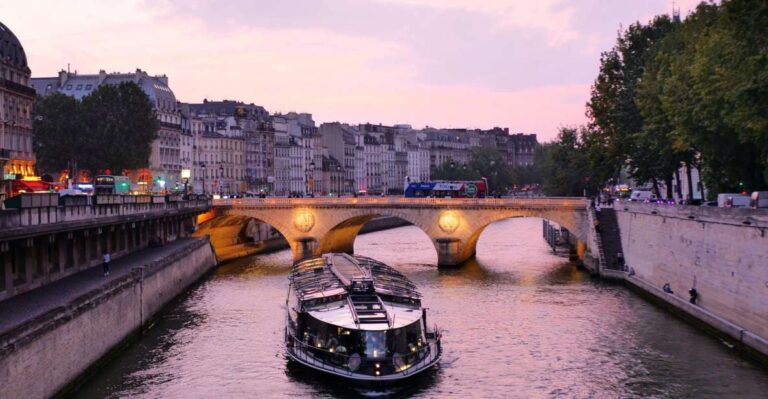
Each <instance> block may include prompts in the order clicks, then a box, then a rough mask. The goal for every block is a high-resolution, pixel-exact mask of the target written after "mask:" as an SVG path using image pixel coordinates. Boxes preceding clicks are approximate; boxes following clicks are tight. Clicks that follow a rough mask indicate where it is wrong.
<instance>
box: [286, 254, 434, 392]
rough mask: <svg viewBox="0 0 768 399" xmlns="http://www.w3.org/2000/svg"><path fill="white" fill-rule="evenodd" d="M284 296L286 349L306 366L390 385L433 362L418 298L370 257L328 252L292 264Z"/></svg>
mask: <svg viewBox="0 0 768 399" xmlns="http://www.w3.org/2000/svg"><path fill="white" fill-rule="evenodd" d="M289 279H290V288H289V291H288V299H287V300H286V308H287V320H286V328H285V343H286V352H287V354H288V356H289V357H290V359H292V360H293V361H296V362H298V363H300V364H302V365H304V366H306V367H310V368H313V369H316V370H319V371H322V372H325V373H329V374H333V375H335V376H338V377H341V378H345V379H348V380H353V381H356V382H361V383H374V384H376V383H390V382H395V381H399V380H403V379H406V378H409V377H412V376H414V375H417V374H419V373H421V372H423V371H425V370H428V369H430V368H431V367H433V366H434V365H435V364H437V362H438V361H439V360H440V356H441V354H442V349H441V346H440V338H441V334H440V331H439V330H438V329H437V328H436V327H433V328H431V329H429V328H428V327H427V313H426V309H424V308H422V307H421V295H420V294H419V292H418V291H417V290H416V287H415V286H414V284H413V283H412V282H411V281H410V280H408V278H407V277H405V276H404V275H403V274H402V273H400V272H398V271H397V270H395V269H394V268H392V267H390V266H387V265H385V264H384V263H381V262H378V261H376V260H373V259H370V258H366V257H362V256H352V255H348V254H340V253H332V254H324V255H321V256H316V257H313V258H309V259H304V260H301V261H299V262H296V263H295V264H294V266H293V270H292V271H291V275H290V277H289Z"/></svg>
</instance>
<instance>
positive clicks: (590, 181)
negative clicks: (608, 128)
mask: <svg viewBox="0 0 768 399" xmlns="http://www.w3.org/2000/svg"><path fill="white" fill-rule="evenodd" d="M593 134H594V132H592V131H590V130H589V129H588V128H586V127H581V128H578V129H577V128H571V127H564V128H561V129H560V133H559V134H558V136H557V139H556V140H555V141H554V142H552V143H549V144H545V145H543V146H542V148H541V149H540V151H539V152H538V153H537V154H536V155H537V157H538V158H537V159H536V161H535V162H536V164H539V165H540V166H541V168H542V169H541V173H542V178H543V181H544V192H545V193H547V194H548V195H552V196H568V197H580V196H582V195H584V194H585V193H586V194H588V195H593V194H595V193H596V192H597V191H598V190H599V188H600V185H601V184H600V183H599V182H598V181H597V179H596V177H597V174H596V172H595V170H594V169H593V168H592V167H591V165H590V163H589V160H588V158H587V155H588V150H587V147H586V144H585V143H586V142H588V141H589V140H590V136H591V135H593Z"/></svg>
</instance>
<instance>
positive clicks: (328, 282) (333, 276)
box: [289, 253, 421, 301]
mask: <svg viewBox="0 0 768 399" xmlns="http://www.w3.org/2000/svg"><path fill="white" fill-rule="evenodd" d="M289 278H290V280H291V283H292V284H293V286H294V288H295V289H296V293H297V295H298V297H299V299H300V300H302V301H306V300H310V299H318V298H326V297H333V296H336V295H340V294H347V293H348V290H349V289H350V288H351V285H352V282H353V281H360V280H367V279H370V280H373V286H374V288H375V291H376V293H377V294H380V295H386V296H390V297H395V298H403V299H415V300H418V299H420V298H421V294H420V293H419V292H418V291H417V290H416V286H415V285H414V284H413V283H412V282H411V281H410V280H409V279H408V278H407V277H405V275H403V274H402V273H400V272H399V271H397V270H395V269H394V268H393V267H391V266H389V265H386V264H384V263H382V262H379V261H377V260H374V259H371V258H367V257H364V256H359V255H354V256H353V255H348V254H342V253H333V254H324V255H321V256H316V257H313V258H309V259H305V260H302V261H299V262H297V263H296V264H294V266H293V270H292V271H291V275H290V276H289Z"/></svg>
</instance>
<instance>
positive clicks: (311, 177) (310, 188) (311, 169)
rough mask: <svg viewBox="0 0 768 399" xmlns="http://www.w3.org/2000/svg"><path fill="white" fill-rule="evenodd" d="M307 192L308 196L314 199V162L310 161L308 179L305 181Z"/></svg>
mask: <svg viewBox="0 0 768 399" xmlns="http://www.w3.org/2000/svg"><path fill="white" fill-rule="evenodd" d="M307 186H308V187H307V191H309V195H310V196H312V197H314V196H315V193H314V191H315V190H314V189H315V187H314V186H315V161H311V162H310V163H309V177H308V179H307Z"/></svg>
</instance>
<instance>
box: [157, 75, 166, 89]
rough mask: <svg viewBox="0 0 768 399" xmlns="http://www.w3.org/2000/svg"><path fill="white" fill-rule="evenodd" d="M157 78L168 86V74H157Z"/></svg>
mask: <svg viewBox="0 0 768 399" xmlns="http://www.w3.org/2000/svg"><path fill="white" fill-rule="evenodd" d="M155 79H157V80H159V81H161V82H163V84H164V85H166V86H168V75H157V76H155Z"/></svg>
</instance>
